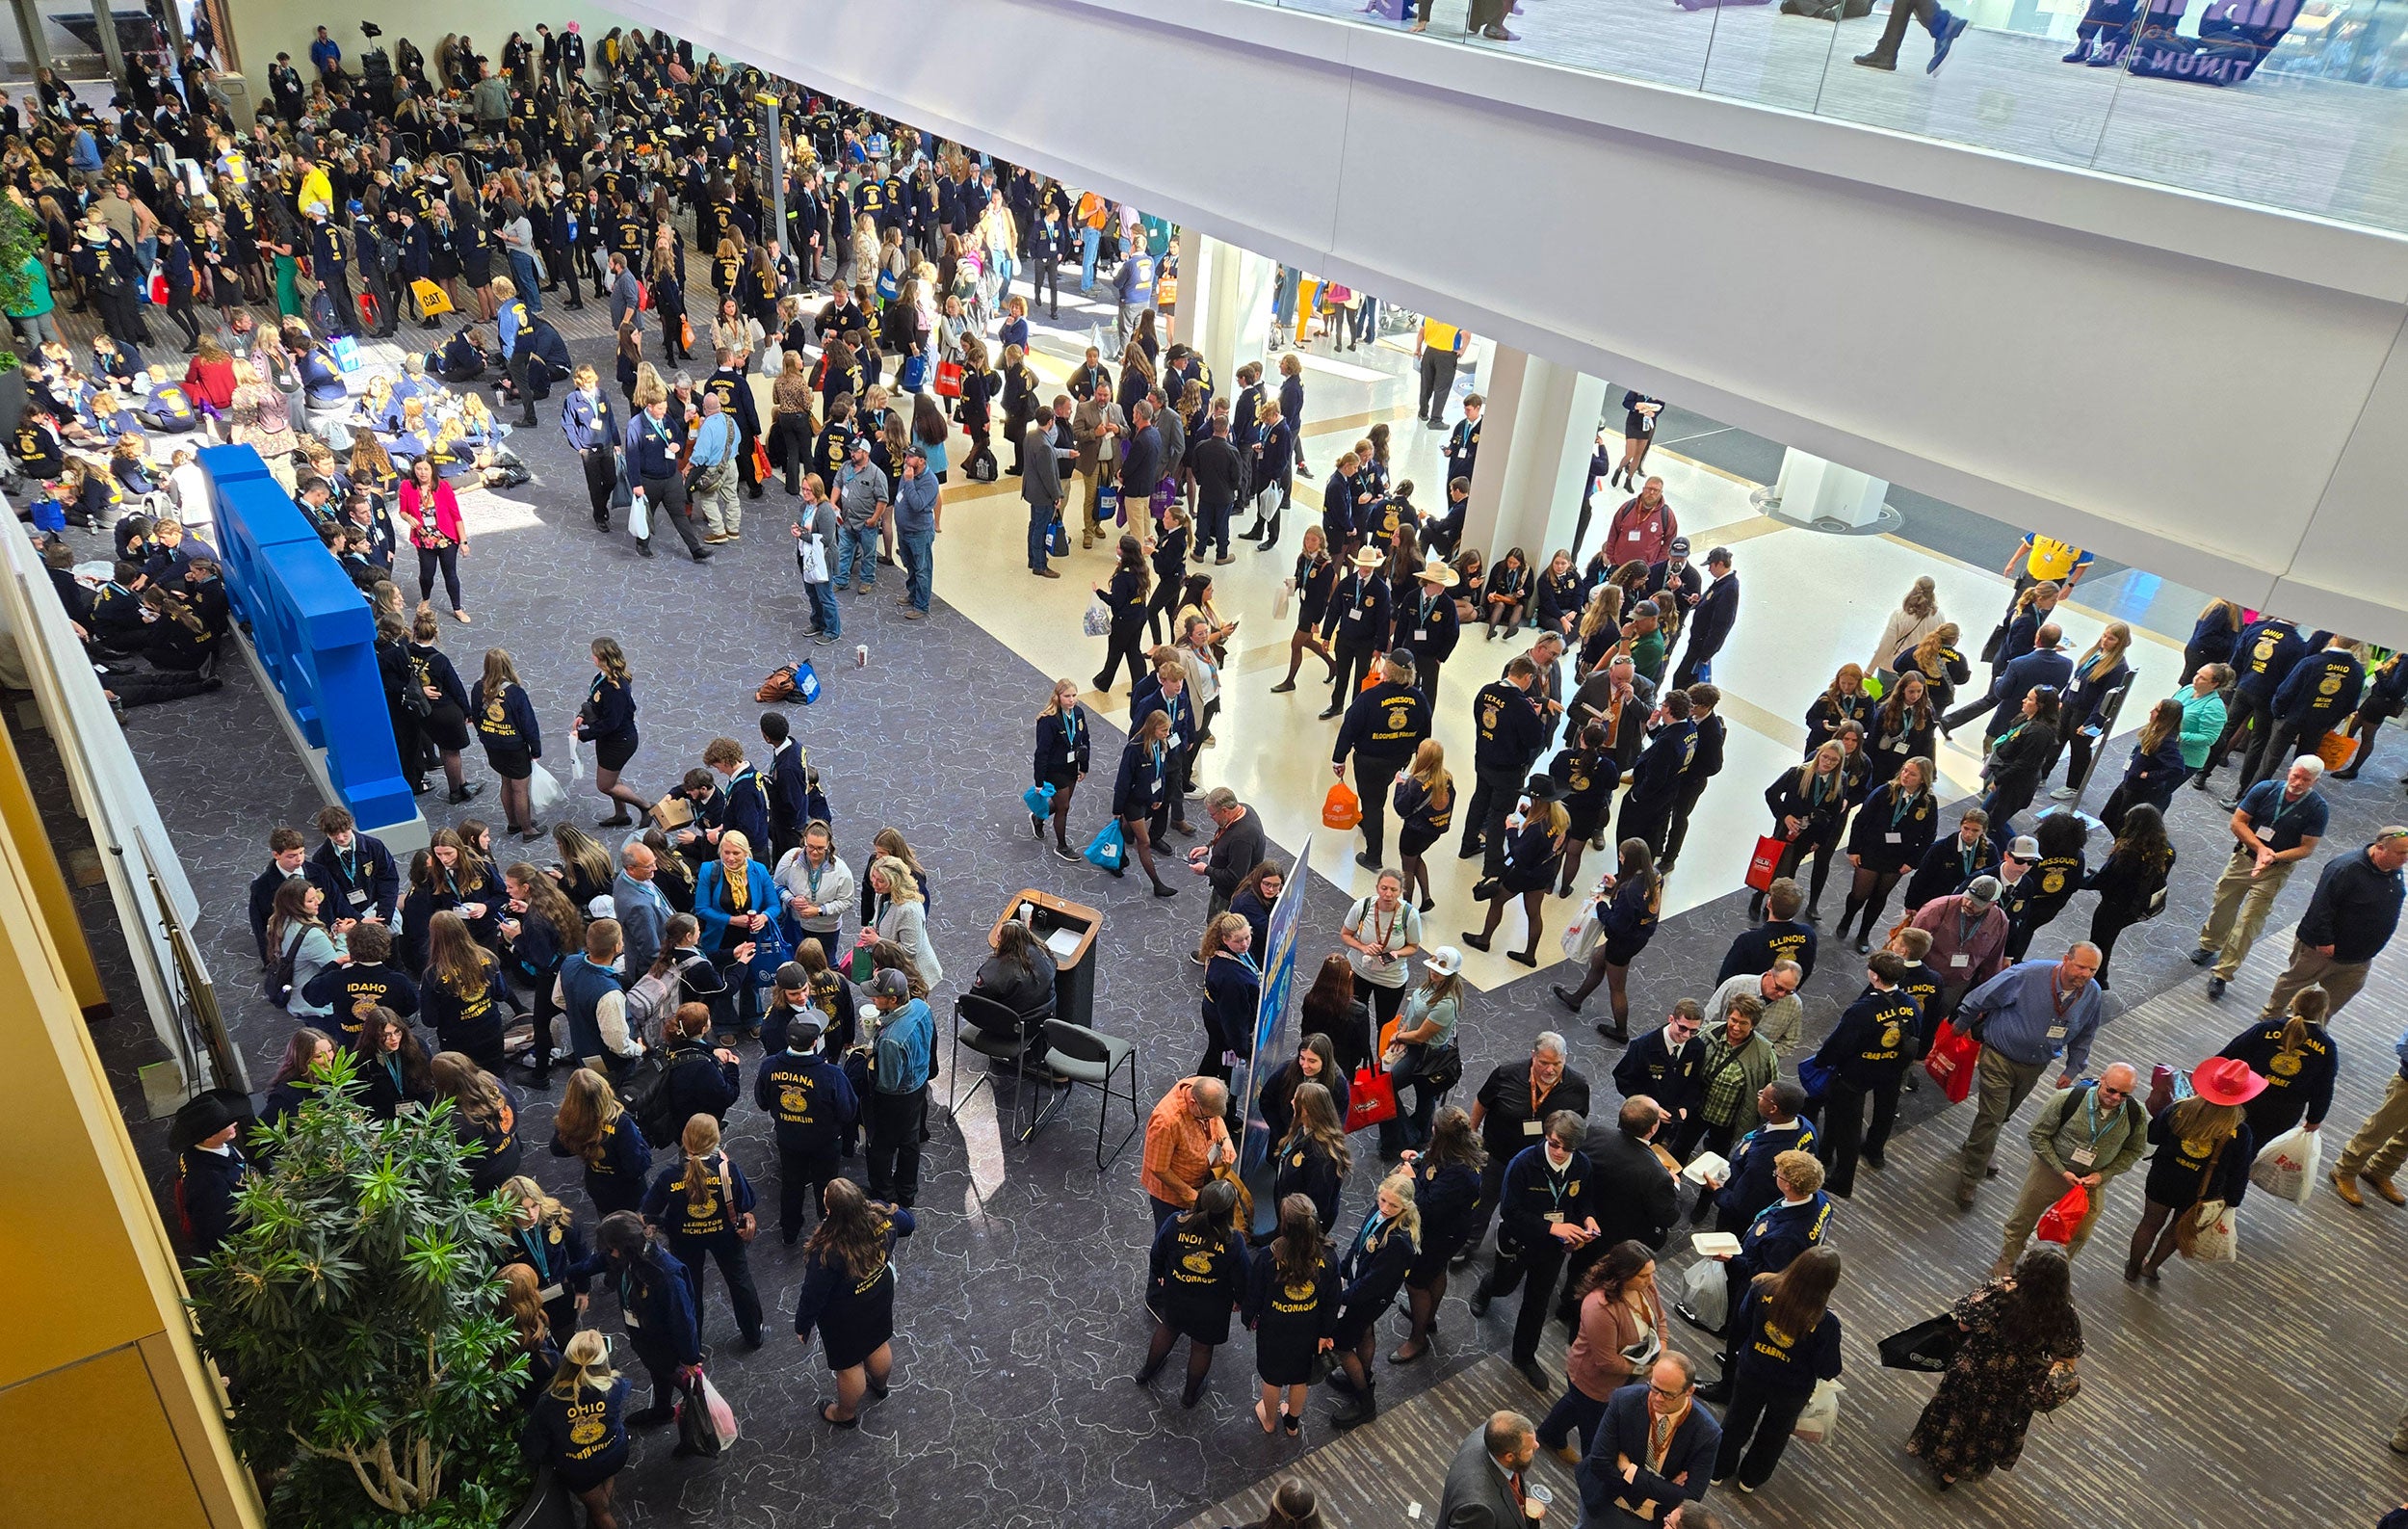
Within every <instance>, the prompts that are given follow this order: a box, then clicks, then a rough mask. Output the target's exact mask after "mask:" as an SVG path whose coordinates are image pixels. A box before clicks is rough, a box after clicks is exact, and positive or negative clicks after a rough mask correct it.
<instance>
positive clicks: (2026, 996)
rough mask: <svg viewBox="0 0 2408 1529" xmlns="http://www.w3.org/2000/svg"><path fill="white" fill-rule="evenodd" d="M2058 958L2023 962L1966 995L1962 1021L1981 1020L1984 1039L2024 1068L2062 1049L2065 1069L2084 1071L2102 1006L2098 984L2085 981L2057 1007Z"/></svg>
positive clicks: (2043, 1060)
mask: <svg viewBox="0 0 2408 1529" xmlns="http://www.w3.org/2000/svg"><path fill="white" fill-rule="evenodd" d="M2056 969H2057V963H2056V962H2054V961H2020V962H2016V963H2015V964H2014V965H2012V966H2009V967H2007V968H2006V970H2004V971H2002V972H2001V973H1999V974H1998V975H1997V976H1995V977H1993V978H1991V979H1990V980H1989V981H1988V982H1985V983H1983V984H1982V985H1981V986H1980V987H1978V988H1976V989H1974V990H1973V991H1971V992H1969V993H1967V994H1966V995H1965V1001H1964V1003H1963V1005H1962V1006H1961V1007H1960V1008H1959V1011H1958V1022H1959V1023H1960V1024H1967V1025H1970V1024H1971V1023H1972V1022H1973V1021H1974V1019H1975V1018H1976V1016H1979V1017H1980V1018H1981V1021H1982V1028H1981V1043H1982V1044H1983V1045H1985V1046H1988V1047H1989V1048H1990V1049H1991V1050H1993V1051H1996V1052H1998V1053H1999V1054H2000V1055H2001V1056H2002V1057H2004V1058H2006V1059H2007V1060H2008V1061H2009V1062H2013V1063H2016V1064H2018V1065H2019V1066H2022V1067H2028V1068H2036V1067H2039V1066H2040V1065H2041V1064H2043V1063H2045V1062H2047V1061H2048V1060H2049V1059H2050V1058H2051V1057H2054V1056H2055V1055H2056V1054H2057V1053H2058V1052H2060V1051H2062V1052H2063V1053H2065V1071H2066V1072H2067V1073H2069V1074H2077V1075H2078V1074H2080V1073H2081V1069H2082V1066H2083V1064H2084V1063H2086V1062H2088V1061H2089V1060H2090V1041H2091V1038H2092V1037H2093V1036H2094V1035H2096V1034H2097V1033H2098V1029H2099V1013H2100V1010H2101V1008H2102V1007H2103V1005H2102V1002H2101V999H2100V989H2099V985H2098V983H2097V982H2095V981H2088V982H2084V983H2083V984H2082V986H2081V988H2080V989H2077V990H2076V991H2075V992H2074V993H2073V994H2072V995H2071V996H2070V997H2068V998H2067V999H2066V1002H2065V1007H2064V1008H2063V1009H2062V1010H2061V1011H2060V1010H2059V1009H2058V1008H2057V996H2056V993H2055V987H2054V978H2055V974H2056Z"/></svg>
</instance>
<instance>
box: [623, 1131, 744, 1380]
mask: <svg viewBox="0 0 2408 1529" xmlns="http://www.w3.org/2000/svg"><path fill="white" fill-rule="evenodd" d="M679 1141H680V1145H681V1146H682V1147H684V1149H685V1154H686V1160H685V1167H684V1168H683V1170H681V1171H680V1172H679V1173H663V1174H662V1175H661V1176H660V1177H658V1178H656V1179H654V1180H653V1181H652V1188H651V1189H650V1191H648V1192H647V1193H646V1194H645V1196H644V1201H643V1219H644V1220H645V1221H647V1222H649V1223H651V1224H652V1225H653V1226H657V1227H659V1228H660V1229H661V1231H662V1234H663V1235H664V1236H666V1237H667V1239H668V1247H669V1252H672V1253H675V1254H676V1255H677V1261H678V1262H679V1263H681V1264H683V1265H685V1267H686V1278H687V1282H688V1284H689V1285H691V1286H692V1288H693V1291H694V1331H696V1332H697V1333H699V1332H700V1331H701V1330H702V1327H703V1325H704V1323H705V1322H706V1321H707V1320H708V1314H707V1309H706V1307H705V1305H704V1303H703V1298H702V1290H703V1286H702V1261H703V1259H704V1258H705V1257H708V1258H711V1259H713V1260H714V1261H716V1262H717V1263H718V1264H719V1266H720V1278H722V1279H725V1280H726V1281H727V1298H728V1301H729V1302H730V1304H732V1305H734V1307H735V1309H736V1330H737V1331H738V1333H739V1334H741V1335H742V1337H743V1339H744V1346H745V1347H746V1349H747V1350H750V1349H758V1348H759V1347H760V1346H761V1341H762V1339H761V1293H760V1291H759V1290H758V1289H756V1288H755V1287H754V1285H753V1282H752V1265H751V1263H750V1261H749V1260H748V1259H747V1258H746V1245H747V1244H749V1243H750V1242H751V1241H752V1237H753V1233H754V1231H755V1229H756V1226H757V1224H756V1223H755V1221H754V1219H753V1214H752V1206H753V1195H752V1182H751V1180H749V1179H747V1178H746V1177H745V1173H744V1170H743V1169H741V1168H738V1167H737V1166H736V1165H735V1163H734V1161H733V1160H732V1159H730V1158H729V1157H728V1155H727V1153H726V1152H724V1151H722V1150H721V1149H720V1122H719V1121H718V1120H714V1119H713V1118H712V1117H710V1116H708V1115H695V1116H693V1117H691V1118H689V1119H688V1120H687V1121H686V1128H685V1132H684V1134H683V1135H682V1136H681V1137H680V1139H679Z"/></svg>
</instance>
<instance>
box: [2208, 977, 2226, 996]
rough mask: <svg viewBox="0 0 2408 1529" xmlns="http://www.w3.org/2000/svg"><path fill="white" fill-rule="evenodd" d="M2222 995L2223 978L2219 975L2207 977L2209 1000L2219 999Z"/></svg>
mask: <svg viewBox="0 0 2408 1529" xmlns="http://www.w3.org/2000/svg"><path fill="white" fill-rule="evenodd" d="M2223 996H2224V979H2223V978H2221V977H2210V978H2209V979H2208V997H2209V998H2210V999H2211V1000H2215V999H2221V998H2222V997H2223Z"/></svg>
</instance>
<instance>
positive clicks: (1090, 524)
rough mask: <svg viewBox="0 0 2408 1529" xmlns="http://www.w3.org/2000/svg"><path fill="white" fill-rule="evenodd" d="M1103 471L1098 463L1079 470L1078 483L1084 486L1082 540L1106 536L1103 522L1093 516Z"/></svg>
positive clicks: (1091, 463) (1092, 463)
mask: <svg viewBox="0 0 2408 1529" xmlns="http://www.w3.org/2000/svg"><path fill="white" fill-rule="evenodd" d="M1103 471H1104V469H1103V465H1102V464H1101V463H1100V462H1092V461H1091V462H1088V463H1087V464H1086V466H1084V467H1082V468H1080V469H1079V481H1080V482H1081V483H1083V484H1085V485H1086V529H1084V530H1083V531H1081V532H1080V537H1081V539H1082V540H1084V539H1086V538H1087V537H1100V536H1104V535H1106V532H1105V529H1104V522H1103V521H1102V520H1100V519H1098V518H1097V517H1096V514H1095V499H1096V495H1097V493H1098V492H1099V489H1098V487H1097V485H1098V483H1099V481H1100V480H1101V478H1102V475H1103Z"/></svg>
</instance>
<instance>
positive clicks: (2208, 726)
mask: <svg viewBox="0 0 2408 1529" xmlns="http://www.w3.org/2000/svg"><path fill="white" fill-rule="evenodd" d="M2174 699H2177V700H2179V701H2181V702H2182V703H2183V730H2182V735H2181V737H2180V738H2179V739H2178V740H2177V741H2178V743H2179V744H2180V746H2181V748H2182V751H2183V768H2184V769H2186V770H2196V769H2198V768H2199V767H2200V766H2201V765H2203V764H2206V763H2207V762H2208V751H2209V750H2211V749H2212V748H2214V747H2215V740H2216V739H2217V738H2218V737H2220V736H2222V734H2223V732H2224V698H2223V697H2221V696H2219V695H2217V694H2216V693H2215V692H2214V691H2209V692H2208V693H2207V694H2206V695H2204V696H2201V695H2198V694H2196V693H2195V692H2193V691H2192V690H2191V689H2190V688H2189V687H2188V686H2185V687H2184V688H2183V689H2182V691H2181V692H2180V693H2179V694H2177V695H2176V697H2175V698H2174Z"/></svg>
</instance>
